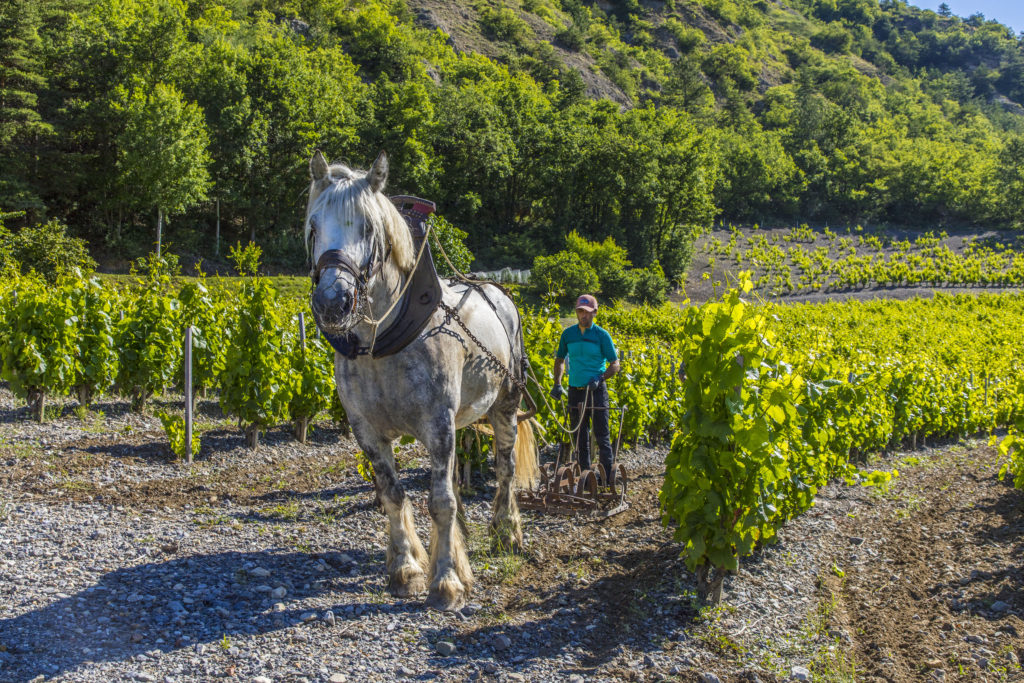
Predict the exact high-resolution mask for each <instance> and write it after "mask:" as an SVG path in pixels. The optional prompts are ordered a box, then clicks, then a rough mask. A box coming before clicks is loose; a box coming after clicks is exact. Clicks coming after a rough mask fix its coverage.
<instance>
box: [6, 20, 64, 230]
mask: <svg viewBox="0 0 1024 683" xmlns="http://www.w3.org/2000/svg"><path fill="white" fill-rule="evenodd" d="M38 24H39V13H38V3H37V2H35V1H33V0H7V1H6V2H4V3H3V5H2V6H0V207H2V208H6V209H14V210H20V211H30V212H32V214H33V216H30V218H39V217H40V215H41V213H42V211H43V208H44V207H43V202H42V200H41V199H40V198H39V196H38V195H37V194H36V191H35V190H34V189H33V187H32V177H33V175H34V173H35V171H36V169H35V159H36V156H37V148H38V145H39V141H40V138H43V137H45V136H47V135H49V134H50V133H52V131H53V128H52V126H51V125H50V124H48V123H46V122H45V121H43V118H42V116H41V115H40V113H39V107H38V104H39V101H38V100H39V97H38V96H39V92H40V91H41V90H42V89H43V88H44V87H45V85H46V78H45V76H44V75H43V68H42V66H43V65H42V62H41V60H40V50H41V41H40V39H39V34H38Z"/></svg>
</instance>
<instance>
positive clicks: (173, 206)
mask: <svg viewBox="0 0 1024 683" xmlns="http://www.w3.org/2000/svg"><path fill="white" fill-rule="evenodd" d="M122 94H123V96H124V99H125V102H124V104H123V105H122V109H121V113H122V114H123V116H124V121H125V127H124V130H123V131H122V132H121V134H120V135H119V136H118V138H117V146H118V154H117V168H118V184H119V186H120V188H119V189H120V191H121V192H120V200H121V201H122V202H123V203H124V204H125V205H127V206H131V207H133V208H140V209H141V208H144V207H150V208H152V209H155V210H156V214H157V224H156V225H157V227H156V254H157V256H158V257H159V256H160V246H161V242H162V237H163V235H162V232H163V218H164V215H165V214H168V215H170V214H177V213H181V212H183V211H184V210H185V209H187V208H189V207H190V206H192V205H193V204H195V203H197V202H199V201H201V200H203V199H205V198H206V191H207V189H208V187H209V182H210V176H209V173H208V171H207V169H206V167H207V164H208V163H209V161H210V157H209V154H208V152H207V149H206V147H207V144H208V141H209V138H208V136H207V133H206V127H205V126H204V124H203V115H202V112H201V111H200V110H199V107H197V106H196V105H195V104H191V103H187V102H185V101H184V100H183V98H182V95H181V92H180V91H178V89H177V88H175V87H173V86H169V85H164V84H162V83H157V84H156V86H155V87H154V88H153V89H152V92H150V93H149V94H148V95H147V94H146V93H145V92H144V91H143V89H142V88H138V89H134V90H132V91H122Z"/></svg>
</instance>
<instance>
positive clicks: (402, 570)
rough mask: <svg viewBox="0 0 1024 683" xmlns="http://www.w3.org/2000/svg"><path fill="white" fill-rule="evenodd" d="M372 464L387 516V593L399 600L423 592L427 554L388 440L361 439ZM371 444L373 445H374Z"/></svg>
mask: <svg viewBox="0 0 1024 683" xmlns="http://www.w3.org/2000/svg"><path fill="white" fill-rule="evenodd" d="M359 443H360V444H361V445H362V446H363V448H364V450H365V451H366V453H367V454H368V455H369V456H370V461H371V462H372V463H373V475H374V479H375V481H376V485H377V491H378V493H379V495H380V500H381V503H383V505H384V513H385V514H386V515H387V516H388V535H389V536H390V540H389V542H388V548H387V553H386V564H387V572H388V590H389V591H390V592H391V594H392V595H394V596H396V597H399V598H408V597H412V596H414V595H417V594H419V593H422V592H423V591H424V590H426V588H427V581H426V574H425V572H424V567H426V565H427V553H426V551H425V550H424V549H423V545H422V544H421V543H420V538H419V536H418V535H417V534H416V526H415V525H414V524H413V519H412V505H411V504H410V503H409V498H408V497H407V496H406V495H405V489H403V488H402V485H401V484H400V483H399V481H398V476H397V474H396V473H395V460H394V453H393V452H392V450H391V442H390V441H388V440H387V439H381V438H375V439H367V440H363V439H360V440H359ZM371 444H372V445H371Z"/></svg>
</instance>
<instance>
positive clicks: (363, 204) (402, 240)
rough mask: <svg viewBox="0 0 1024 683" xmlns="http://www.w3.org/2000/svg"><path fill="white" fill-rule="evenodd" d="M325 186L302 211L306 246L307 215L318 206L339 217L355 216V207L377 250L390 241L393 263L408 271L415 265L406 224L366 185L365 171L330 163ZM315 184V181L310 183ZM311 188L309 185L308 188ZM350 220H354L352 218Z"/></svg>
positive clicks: (382, 198) (382, 196) (383, 249)
mask: <svg viewBox="0 0 1024 683" xmlns="http://www.w3.org/2000/svg"><path fill="white" fill-rule="evenodd" d="M327 180H328V181H329V184H328V185H327V187H325V188H324V189H323V191H321V192H320V194H319V195H317V196H316V197H315V198H314V199H313V201H312V202H310V205H309V209H308V210H307V211H306V224H305V229H304V238H305V239H304V240H303V241H304V242H305V243H306V248H307V249H308V248H309V236H310V229H311V227H310V224H309V216H311V215H313V214H314V213H317V212H319V211H322V210H335V211H338V212H340V213H341V214H342V215H341V218H342V221H343V222H344V221H345V220H346V219H350V218H351V219H355V217H356V209H357V208H358V210H359V211H360V212H361V213H362V214H363V216H364V217H365V218H366V221H367V223H369V224H370V225H372V226H373V228H374V230H373V239H374V240H376V242H377V248H378V249H379V252H378V253H381V254H385V253H387V251H388V249H387V247H388V243H390V245H391V258H392V259H393V260H394V262H395V265H397V266H398V267H399V269H401V270H402V272H405V273H408V272H409V271H411V270H412V268H413V266H414V265H416V247H415V245H414V244H413V241H412V235H411V234H410V232H409V226H408V224H407V223H406V222H405V219H404V218H402V214H400V213H398V209H396V208H395V205H394V204H392V203H391V200H390V199H388V198H387V197H385V196H384V195H383V194H382V193H380V192H374V191H373V190H371V189H370V182H369V181H368V180H367V179H366V171H356V170H353V169H351V168H349V167H348V166H345V165H343V164H332V165H331V166H330V167H329V168H328V170H327ZM313 185H314V187H315V186H316V181H314V183H313ZM312 190H313V188H311V189H310V191H311V192H312ZM353 222H355V221H354V220H353Z"/></svg>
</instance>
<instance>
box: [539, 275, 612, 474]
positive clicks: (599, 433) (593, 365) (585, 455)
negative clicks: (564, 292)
mask: <svg viewBox="0 0 1024 683" xmlns="http://www.w3.org/2000/svg"><path fill="white" fill-rule="evenodd" d="M596 314H597V299H595V298H594V297H593V296H591V295H589V294H584V295H582V296H580V298H579V299H577V300H576V320H577V321H579V322H578V324H577V325H571V326H570V327H567V328H565V329H564V330H563V331H562V336H561V338H560V339H559V340H558V350H557V351H555V386H554V388H553V389H552V390H551V397H552V398H555V399H558V398H561V397H562V396H563V395H565V390H563V389H562V374H563V372H564V370H565V362H566V359H568V361H569V420H570V427H572V428H577V426H578V431H577V433H576V453H577V457H578V458H579V463H580V469H584V470H586V469H590V422H591V420H593V423H594V437H595V440H596V441H597V450H598V452H599V453H600V456H601V465H602V466H604V471H605V473H606V474H607V475H609V476H610V473H611V471H612V442H611V432H610V431H609V429H608V385H607V384H606V383H605V380H607V379H608V378H610V377H614V376H615V374H616V373H618V371H619V359H618V354H617V353H616V351H615V344H614V343H612V338H611V335H609V334H608V332H607V331H606V330H605V329H604V328H602V327H600V326H599V325H595V324H594V317H595V316H596Z"/></svg>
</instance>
